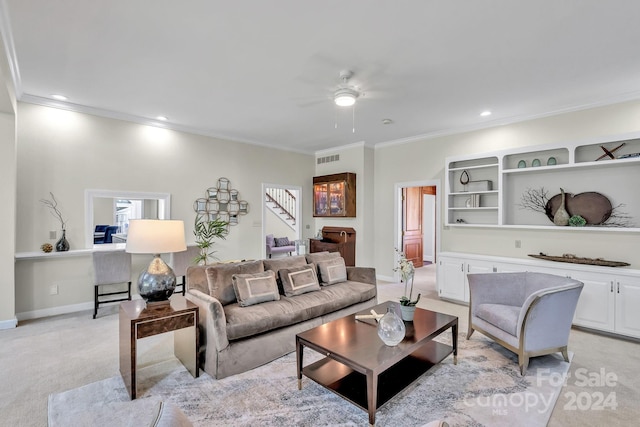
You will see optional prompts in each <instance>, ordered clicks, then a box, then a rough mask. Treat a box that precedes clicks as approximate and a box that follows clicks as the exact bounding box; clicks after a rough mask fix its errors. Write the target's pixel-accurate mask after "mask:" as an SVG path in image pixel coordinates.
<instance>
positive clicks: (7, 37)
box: [0, 0, 22, 99]
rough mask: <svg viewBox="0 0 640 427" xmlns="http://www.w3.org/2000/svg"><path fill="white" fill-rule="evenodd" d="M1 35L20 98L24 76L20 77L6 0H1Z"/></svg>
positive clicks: (16, 94)
mask: <svg viewBox="0 0 640 427" xmlns="http://www.w3.org/2000/svg"><path fill="white" fill-rule="evenodd" d="M0 36H2V43H3V44H4V50H5V53H6V56H7V63H8V64H9V72H10V73H11V81H12V82H13V88H14V90H15V97H16V98H17V99H20V97H21V96H22V77H20V67H19V66H18V57H17V55H16V47H15V43H14V42H13V31H12V30H11V20H10V19H9V9H8V7H7V2H6V0H0Z"/></svg>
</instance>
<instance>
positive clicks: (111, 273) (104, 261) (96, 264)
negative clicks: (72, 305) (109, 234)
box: [93, 251, 131, 319]
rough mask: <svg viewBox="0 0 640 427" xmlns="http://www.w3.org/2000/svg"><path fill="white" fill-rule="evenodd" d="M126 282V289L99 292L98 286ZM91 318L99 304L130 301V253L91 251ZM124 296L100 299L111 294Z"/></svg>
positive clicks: (94, 315)
mask: <svg viewBox="0 0 640 427" xmlns="http://www.w3.org/2000/svg"><path fill="white" fill-rule="evenodd" d="M120 283H127V290H126V291H125V290H122V291H114V292H104V293H100V287H101V286H105V285H115V284H120ZM93 287H94V297H93V318H94V319H95V318H96V315H97V314H98V307H99V306H100V304H107V303H112V302H119V301H131V254H130V253H127V252H125V251H96V252H94V253H93ZM124 294H126V295H127V296H126V297H122V298H117V299H112V298H107V299H100V298H101V297H105V296H106V297H111V296H113V295H124Z"/></svg>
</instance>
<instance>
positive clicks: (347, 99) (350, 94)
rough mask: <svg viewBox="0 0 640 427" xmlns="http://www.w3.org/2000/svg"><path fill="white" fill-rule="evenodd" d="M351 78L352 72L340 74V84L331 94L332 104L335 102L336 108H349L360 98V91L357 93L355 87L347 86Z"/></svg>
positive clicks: (347, 71) (345, 71)
mask: <svg viewBox="0 0 640 427" xmlns="http://www.w3.org/2000/svg"><path fill="white" fill-rule="evenodd" d="M352 76H353V72H351V71H349V70H344V71H341V72H340V79H341V80H342V84H341V85H340V86H339V87H338V89H337V90H336V91H335V92H334V93H333V102H335V103H336V105H337V106H338V107H351V106H352V105H354V104H355V103H356V99H358V97H359V96H360V91H358V89H357V88H356V87H355V86H352V85H350V84H349V79H350V78H351V77H352Z"/></svg>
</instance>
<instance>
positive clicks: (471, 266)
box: [464, 260, 496, 301]
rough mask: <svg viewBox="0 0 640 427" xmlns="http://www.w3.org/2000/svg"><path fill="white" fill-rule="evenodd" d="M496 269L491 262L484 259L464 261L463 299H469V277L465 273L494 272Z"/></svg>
mask: <svg viewBox="0 0 640 427" xmlns="http://www.w3.org/2000/svg"><path fill="white" fill-rule="evenodd" d="M495 271H496V269H495V268H494V267H493V263H490V262H486V261H475V260H473V261H467V262H466V263H465V275H464V295H465V301H470V297H471V294H470V293H469V279H468V278H467V274H483V273H494V272H495Z"/></svg>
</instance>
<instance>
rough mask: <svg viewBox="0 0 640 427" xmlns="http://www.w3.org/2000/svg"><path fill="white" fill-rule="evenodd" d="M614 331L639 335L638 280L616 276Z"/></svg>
mask: <svg viewBox="0 0 640 427" xmlns="http://www.w3.org/2000/svg"><path fill="white" fill-rule="evenodd" d="M614 292H615V295H616V332H618V333H620V334H624V335H630V336H634V337H640V310H639V309H638V307H640V281H638V280H636V281H633V280H631V279H628V278H616V283H615V289H614Z"/></svg>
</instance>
